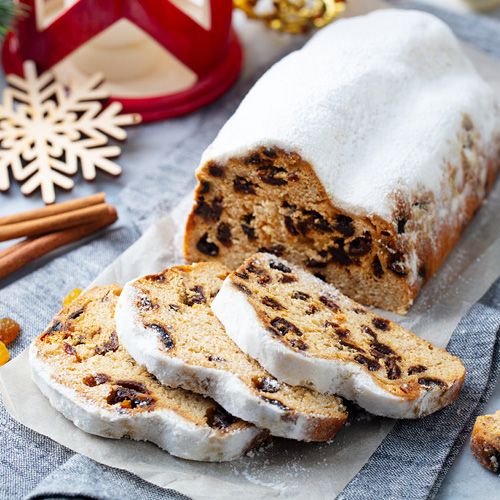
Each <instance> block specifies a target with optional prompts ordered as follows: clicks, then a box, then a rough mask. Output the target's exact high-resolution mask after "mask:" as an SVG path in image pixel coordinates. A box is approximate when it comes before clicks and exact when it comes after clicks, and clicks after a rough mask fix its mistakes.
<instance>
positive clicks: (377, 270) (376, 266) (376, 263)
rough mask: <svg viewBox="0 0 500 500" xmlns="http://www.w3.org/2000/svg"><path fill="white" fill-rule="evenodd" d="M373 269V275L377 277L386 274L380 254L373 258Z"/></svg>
mask: <svg viewBox="0 0 500 500" xmlns="http://www.w3.org/2000/svg"><path fill="white" fill-rule="evenodd" d="M372 271H373V275H374V276H375V277H376V278H382V276H383V275H384V270H383V268H382V263H381V262H380V259H379V258H378V255H375V257H374V258H373V262H372Z"/></svg>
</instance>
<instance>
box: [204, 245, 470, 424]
mask: <svg viewBox="0 0 500 500" xmlns="http://www.w3.org/2000/svg"><path fill="white" fill-rule="evenodd" d="M212 310H213V311H214V313H215V314H216V316H217V317H218V318H219V320H220V321H221V322H222V324H223V325H224V327H225V328H226V331H227V333H228V335H229V336H230V337H231V338H232V339H233V340H234V341H235V342H236V343H237V344H238V346H239V347H240V348H241V349H242V350H243V351H245V352H246V353H247V354H249V355H250V356H252V357H254V358H255V359H257V360H258V361H259V362H260V363H261V365H262V366H263V367H264V368H266V369H267V370H268V371H269V372H270V373H271V374H273V375H274V376H275V377H276V378H277V379H279V380H282V381H284V382H287V383H289V384H292V385H299V386H305V387H312V388H314V389H316V390H318V391H320V392H323V393H334V394H338V395H340V396H343V397H345V398H347V399H349V400H352V401H355V402H356V403H357V404H359V405H360V406H361V407H363V408H365V409H366V410H368V411H370V412H371V413H374V414H376V415H383V416H387V417H393V418H416V417H422V416H425V415H428V414H430V413H432V412H434V411H436V410H439V409H440V408H443V407H444V406H446V405H448V404H450V403H451V402H452V401H453V400H455V398H456V397H457V395H458V393H459V391H460V388H461V386H462V384H463V381H464V377H465V369H464V367H463V365H462V363H461V362H460V360H459V359H458V358H456V357H455V356H452V355H451V354H449V353H448V352H446V351H445V350H444V349H440V348H437V347H434V346H433V345H431V344H430V343H429V342H427V341H425V340H423V339H421V338H419V337H418V336H417V335H415V334H414V333H412V332H409V331H407V330H405V329H404V328H402V327H401V326H399V325H397V324H395V323H393V322H391V321H389V320H386V319H384V318H381V317H379V316H378V315H376V314H373V313H372V312H370V311H368V310H367V309H365V308H364V307H362V306H360V305H359V304H357V303H356V302H354V301H353V300H351V299H349V298H348V297H346V296H345V295H342V294H341V293H340V292H339V291H338V290H337V289H336V288H334V287H333V286H332V285H329V284H327V283H324V282H323V281H322V280H320V279H318V278H316V277H315V276H313V275H311V274H310V273H308V272H307V271H305V270H303V269H302V268H300V267H298V266H293V265H291V264H289V263H288V262H286V261H284V260H283V259H279V258H278V257H276V256H274V255H270V254H264V253H258V254H255V255H254V256H252V257H251V258H249V259H247V260H246V261H245V262H244V264H243V265H242V266H241V267H240V268H239V269H238V270H237V271H235V272H233V273H231V274H230V275H229V276H228V277H227V278H226V280H225V281H224V284H223V285H222V287H221V290H220V292H219V294H218V295H217V297H216V298H215V300H214V301H213V302H212Z"/></svg>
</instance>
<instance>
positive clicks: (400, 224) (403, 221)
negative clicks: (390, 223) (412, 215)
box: [397, 217, 407, 234]
mask: <svg viewBox="0 0 500 500" xmlns="http://www.w3.org/2000/svg"><path fill="white" fill-rule="evenodd" d="M406 222H407V220H406V219H405V218H404V217H402V218H401V219H398V220H397V226H398V234H403V233H404V232H405V226H406Z"/></svg>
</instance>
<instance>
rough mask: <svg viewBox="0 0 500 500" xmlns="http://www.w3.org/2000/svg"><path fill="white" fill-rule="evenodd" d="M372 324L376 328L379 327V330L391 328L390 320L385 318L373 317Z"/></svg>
mask: <svg viewBox="0 0 500 500" xmlns="http://www.w3.org/2000/svg"><path fill="white" fill-rule="evenodd" d="M372 324H373V326H374V327H375V328H378V329H379V330H389V329H390V328H391V323H390V321H389V320H388V319H384V318H373V319H372Z"/></svg>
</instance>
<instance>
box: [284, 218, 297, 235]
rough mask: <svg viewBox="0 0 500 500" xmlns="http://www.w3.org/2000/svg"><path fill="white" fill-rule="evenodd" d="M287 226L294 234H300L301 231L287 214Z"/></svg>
mask: <svg viewBox="0 0 500 500" xmlns="http://www.w3.org/2000/svg"><path fill="white" fill-rule="evenodd" d="M285 227H286V229H287V231H288V232H289V233H290V234H291V235H292V236H298V234H299V232H298V230H297V228H296V227H295V224H294V223H293V220H292V218H291V217H290V216H289V215H285Z"/></svg>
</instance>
